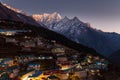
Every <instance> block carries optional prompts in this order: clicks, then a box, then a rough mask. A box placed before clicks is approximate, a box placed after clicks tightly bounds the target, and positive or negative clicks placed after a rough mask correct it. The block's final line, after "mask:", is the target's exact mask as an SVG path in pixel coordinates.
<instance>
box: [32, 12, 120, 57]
mask: <svg viewBox="0 0 120 80" xmlns="http://www.w3.org/2000/svg"><path fill="white" fill-rule="evenodd" d="M51 15H52V18H51V17H50V16H51ZM51 15H50V14H49V16H47V17H46V18H44V17H42V18H41V17H33V18H34V19H35V20H36V21H38V22H40V23H43V24H45V25H46V26H47V28H48V29H50V30H53V31H55V32H58V33H60V34H62V35H64V36H66V37H67V38H69V39H71V40H73V41H75V42H77V43H80V44H83V45H86V46H89V47H92V48H94V49H95V50H96V51H98V52H99V53H101V54H102V55H104V56H106V57H108V56H110V54H111V53H113V52H115V51H117V50H118V49H120V42H119V41H120V35H119V34H117V33H109V32H103V31H101V30H97V29H94V28H92V27H91V26H90V24H89V23H84V22H82V21H80V20H79V19H78V18H77V17H74V18H73V19H69V18H67V17H65V18H61V17H60V15H59V14H58V13H56V15H54V16H53V14H51ZM33 16H34V15H33ZM40 16H44V14H43V15H40ZM56 16H57V17H60V18H59V19H58V18H57V17H56ZM43 20H44V21H43ZM55 20H56V21H55ZM47 23H48V24H47Z"/></svg>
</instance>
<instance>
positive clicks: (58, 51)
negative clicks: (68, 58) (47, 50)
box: [52, 47, 65, 53]
mask: <svg viewBox="0 0 120 80" xmlns="http://www.w3.org/2000/svg"><path fill="white" fill-rule="evenodd" d="M52 52H53V53H65V49H64V48H63V47H55V48H53V49H52Z"/></svg>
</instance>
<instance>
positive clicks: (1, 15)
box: [0, 2, 39, 26]
mask: <svg viewBox="0 0 120 80" xmlns="http://www.w3.org/2000/svg"><path fill="white" fill-rule="evenodd" d="M0 19H5V20H14V21H21V22H24V23H28V24H32V25H36V26H39V24H38V23H37V22H36V21H35V20H34V19H33V18H31V17H30V16H27V15H25V14H22V10H18V9H15V8H12V7H10V6H8V5H6V4H3V3H1V2H0Z"/></svg>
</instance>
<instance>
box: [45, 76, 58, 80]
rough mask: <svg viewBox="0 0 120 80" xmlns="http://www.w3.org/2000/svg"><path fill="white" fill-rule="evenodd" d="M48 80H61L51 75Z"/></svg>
mask: <svg viewBox="0 0 120 80" xmlns="http://www.w3.org/2000/svg"><path fill="white" fill-rule="evenodd" d="M47 80H60V79H59V78H58V77H57V76H55V75H51V76H49V77H48V78H47Z"/></svg>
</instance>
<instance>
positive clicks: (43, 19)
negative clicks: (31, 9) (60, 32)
mask: <svg viewBox="0 0 120 80" xmlns="http://www.w3.org/2000/svg"><path fill="white" fill-rule="evenodd" d="M32 18H33V19H35V20H36V21H37V22H39V23H40V24H41V23H43V24H44V25H46V26H49V27H52V26H53V24H54V23H56V22H58V21H60V20H61V19H62V17H61V15H60V14H59V13H57V12H54V13H52V14H48V13H44V14H33V15H32ZM49 27H48V28H49Z"/></svg>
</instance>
